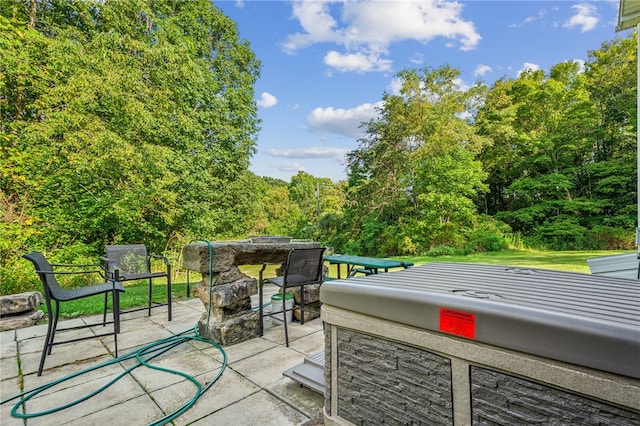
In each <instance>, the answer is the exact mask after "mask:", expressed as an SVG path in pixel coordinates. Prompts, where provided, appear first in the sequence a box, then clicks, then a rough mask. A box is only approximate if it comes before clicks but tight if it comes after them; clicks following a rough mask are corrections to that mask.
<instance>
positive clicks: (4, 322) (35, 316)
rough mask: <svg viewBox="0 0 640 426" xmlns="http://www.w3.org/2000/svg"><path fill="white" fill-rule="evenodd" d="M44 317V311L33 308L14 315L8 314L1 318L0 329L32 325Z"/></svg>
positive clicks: (5, 329) (13, 328)
mask: <svg viewBox="0 0 640 426" xmlns="http://www.w3.org/2000/svg"><path fill="white" fill-rule="evenodd" d="M43 317H44V312H42V311H40V310H37V309H36V310H32V311H27V312H21V313H19V314H14V315H6V316H3V317H1V318H0V331H7V330H15V329H17V328H24V327H30V326H32V325H35V324H36V323H37V322H38V320H40V319H41V318H43Z"/></svg>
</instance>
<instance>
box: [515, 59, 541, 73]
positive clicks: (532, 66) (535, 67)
mask: <svg viewBox="0 0 640 426" xmlns="http://www.w3.org/2000/svg"><path fill="white" fill-rule="evenodd" d="M539 69H540V65H538V64H532V63H531V62H525V63H524V64H522V68H520V71H518V75H520V74H522V73H523V72H525V71H538V70H539Z"/></svg>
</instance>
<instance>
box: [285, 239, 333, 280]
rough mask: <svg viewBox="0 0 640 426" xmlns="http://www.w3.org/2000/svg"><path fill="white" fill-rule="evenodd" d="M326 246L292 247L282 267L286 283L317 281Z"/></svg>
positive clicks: (319, 277) (320, 276) (319, 278)
mask: <svg viewBox="0 0 640 426" xmlns="http://www.w3.org/2000/svg"><path fill="white" fill-rule="evenodd" d="M325 248H326V247H319V248H305V249H292V250H291V251H290V252H289V256H288V257H287V262H286V264H285V268H284V282H285V284H286V285H296V284H310V283H319V282H321V281H322V263H323V255H324V251H325Z"/></svg>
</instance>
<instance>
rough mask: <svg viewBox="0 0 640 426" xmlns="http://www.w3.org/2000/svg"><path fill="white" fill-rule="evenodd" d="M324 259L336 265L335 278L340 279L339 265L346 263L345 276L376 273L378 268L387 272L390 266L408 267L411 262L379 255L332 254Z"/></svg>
mask: <svg viewBox="0 0 640 426" xmlns="http://www.w3.org/2000/svg"><path fill="white" fill-rule="evenodd" d="M324 260H325V261H327V262H329V265H336V270H337V271H338V273H337V278H338V279H340V265H347V278H350V277H353V276H354V275H355V274H356V273H358V272H360V273H363V274H365V275H372V274H377V273H378V271H379V270H384V272H389V269H391V268H405V269H406V268H409V267H410V266H413V262H409V261H407V260H394V259H381V258H379V257H366V256H350V255H346V254H333V255H329V256H325V257H324Z"/></svg>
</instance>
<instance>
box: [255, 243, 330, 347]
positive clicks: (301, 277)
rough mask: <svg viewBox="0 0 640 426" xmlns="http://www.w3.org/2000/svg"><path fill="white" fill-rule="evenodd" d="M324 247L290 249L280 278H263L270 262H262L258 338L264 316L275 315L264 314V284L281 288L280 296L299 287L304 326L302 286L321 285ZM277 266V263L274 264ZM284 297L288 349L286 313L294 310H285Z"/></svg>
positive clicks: (283, 306) (283, 305)
mask: <svg viewBox="0 0 640 426" xmlns="http://www.w3.org/2000/svg"><path fill="white" fill-rule="evenodd" d="M325 249H326V247H319V248H304V249H292V250H291V251H290V252H289V255H288V256H287V260H286V261H285V262H284V263H282V269H283V275H282V276H281V277H272V278H264V277H263V272H264V270H265V268H266V267H267V265H273V264H274V263H271V262H264V263H263V264H262V269H260V273H259V299H260V300H259V303H260V306H259V308H258V311H259V314H260V323H259V331H260V336H262V335H263V333H264V321H263V318H264V316H273V315H275V314H279V312H277V313H270V314H265V313H264V301H263V296H264V294H263V286H264V284H265V283H272V284H274V285H276V286H278V287H280V288H281V291H282V294H283V295H285V294H286V293H287V289H289V288H295V287H300V324H304V286H306V285H312V284H321V283H322V275H323V274H322V265H323V255H324V251H325ZM276 264H277V263H276ZM285 300H286V299H285V297H283V304H282V315H283V322H284V336H285V344H286V346H287V347H289V330H288V327H287V312H289V311H292V310H293V309H295V304H294V307H293V308H292V309H286V304H285Z"/></svg>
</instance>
